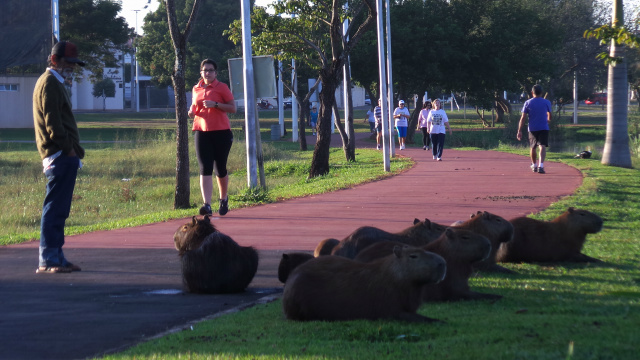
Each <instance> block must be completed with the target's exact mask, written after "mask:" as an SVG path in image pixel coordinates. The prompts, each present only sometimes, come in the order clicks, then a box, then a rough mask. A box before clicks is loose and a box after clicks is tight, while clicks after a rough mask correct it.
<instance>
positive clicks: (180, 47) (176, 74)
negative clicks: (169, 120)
mask: <svg viewBox="0 0 640 360" xmlns="http://www.w3.org/2000/svg"><path fill="white" fill-rule="evenodd" d="M200 3H201V0H194V2H193V7H192V8H191V15H190V16H189V18H188V20H187V22H186V24H184V25H183V26H184V30H181V29H180V28H181V25H182V24H180V23H179V22H178V17H177V15H176V13H177V11H178V10H177V9H176V4H175V0H166V8H167V20H168V24H169V34H170V36H171V42H172V45H173V50H174V65H173V70H172V71H171V81H172V83H173V89H174V91H175V100H176V122H177V131H176V143H177V151H176V191H175V198H174V203H173V207H174V208H176V209H186V208H189V206H190V204H189V197H190V194H191V191H190V185H189V129H188V120H189V119H188V116H187V112H188V109H189V104H187V93H186V89H185V73H186V63H187V42H188V40H189V35H190V34H191V30H192V29H193V24H194V22H195V21H196V17H197V16H198V9H199V6H200ZM180 10H182V11H184V10H186V9H180Z"/></svg>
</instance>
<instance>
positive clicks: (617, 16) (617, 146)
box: [602, 0, 631, 168]
mask: <svg viewBox="0 0 640 360" xmlns="http://www.w3.org/2000/svg"><path fill="white" fill-rule="evenodd" d="M622 14H623V12H622V0H616V1H615V2H614V7H613V26H614V28H615V27H616V26H618V25H617V24H622V23H623V20H622ZM610 55H611V56H612V57H618V58H621V59H622V60H621V61H618V62H617V63H615V64H614V63H612V64H610V65H609V77H608V85H607V88H608V89H607V91H608V93H609V100H608V101H607V135H606V139H605V143H604V151H603V153H602V164H605V165H613V166H619V167H626V168H630V167H631V153H630V151H629V129H628V125H627V96H628V93H627V91H628V90H627V63H626V61H625V60H624V47H623V46H621V45H617V44H616V43H615V40H612V41H611V53H610Z"/></svg>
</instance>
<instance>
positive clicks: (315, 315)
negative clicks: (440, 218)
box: [282, 246, 446, 322]
mask: <svg viewBox="0 0 640 360" xmlns="http://www.w3.org/2000/svg"><path fill="white" fill-rule="evenodd" d="M445 273H446V263H445V261H444V259H443V258H442V257H441V256H440V255H436V254H434V253H430V252H427V251H424V250H422V249H418V248H414V247H411V246H403V247H400V246H398V247H396V248H394V250H393V255H390V256H387V257H385V258H382V259H378V260H376V261H373V262H370V263H361V262H357V261H354V260H351V259H347V258H344V257H340V256H320V257H317V258H314V259H311V260H309V261H307V262H305V263H304V264H302V265H300V266H298V267H297V268H296V269H295V270H294V271H293V272H292V273H291V276H289V279H288V280H287V283H286V284H285V286H284V294H283V296H282V308H283V310H284V314H285V315H286V317H287V318H288V319H291V320H300V321H307V320H324V321H337V320H354V319H370V320H375V319H397V320H405V321H422V322H432V321H438V320H435V319H431V318H428V317H425V316H422V315H420V314H417V313H416V310H417V309H418V307H419V306H420V304H421V302H422V299H421V298H422V288H423V286H424V285H426V284H430V283H436V282H438V281H441V280H442V278H443V277H444V275H445Z"/></svg>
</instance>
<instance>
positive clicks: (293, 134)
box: [291, 59, 298, 142]
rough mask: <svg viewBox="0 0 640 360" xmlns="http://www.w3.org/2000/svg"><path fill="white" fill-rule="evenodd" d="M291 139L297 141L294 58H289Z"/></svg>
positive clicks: (296, 85) (296, 78)
mask: <svg viewBox="0 0 640 360" xmlns="http://www.w3.org/2000/svg"><path fill="white" fill-rule="evenodd" d="M291 88H293V92H292V93H291V141H292V142H298V99H297V98H296V95H295V93H297V92H298V74H296V60H295V59H292V60H291Z"/></svg>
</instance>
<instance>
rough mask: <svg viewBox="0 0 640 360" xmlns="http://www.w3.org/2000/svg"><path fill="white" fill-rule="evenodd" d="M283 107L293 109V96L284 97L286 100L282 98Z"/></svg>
mask: <svg viewBox="0 0 640 360" xmlns="http://www.w3.org/2000/svg"><path fill="white" fill-rule="evenodd" d="M282 107H283V108H284V109H285V110H286V109H291V108H292V107H293V105H292V102H291V98H290V97H289V98H284V100H282Z"/></svg>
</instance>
